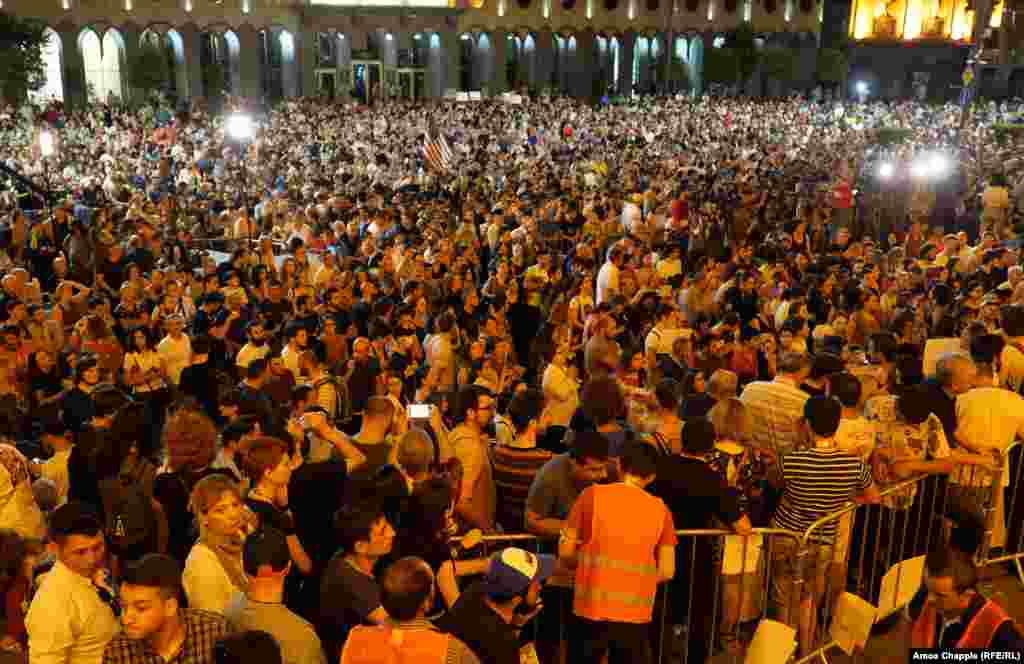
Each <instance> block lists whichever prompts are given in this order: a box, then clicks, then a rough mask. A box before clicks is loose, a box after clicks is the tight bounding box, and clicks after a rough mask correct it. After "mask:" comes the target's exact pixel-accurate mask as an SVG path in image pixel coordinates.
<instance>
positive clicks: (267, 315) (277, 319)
mask: <svg viewBox="0 0 1024 664" xmlns="http://www.w3.org/2000/svg"><path fill="white" fill-rule="evenodd" d="M260 313H261V314H263V320H264V321H265V322H266V324H267V326H269V327H277V326H279V325H280V324H281V323H283V322H284V319H285V318H286V317H288V316H291V313H292V305H291V303H290V302H289V301H288V300H285V299H282V300H281V301H280V302H273V301H271V300H267V301H266V302H263V303H262V304H260Z"/></svg>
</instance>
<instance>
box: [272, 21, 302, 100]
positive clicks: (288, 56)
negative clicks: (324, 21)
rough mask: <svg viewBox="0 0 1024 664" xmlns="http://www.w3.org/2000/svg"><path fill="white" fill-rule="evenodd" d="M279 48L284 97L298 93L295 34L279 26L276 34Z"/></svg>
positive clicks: (294, 95) (295, 95)
mask: <svg viewBox="0 0 1024 664" xmlns="http://www.w3.org/2000/svg"><path fill="white" fill-rule="evenodd" d="M276 38H277V41H278V42H279V44H280V48H281V88H282V92H283V93H284V96H285V97H297V96H298V95H299V71H298V67H297V65H296V59H295V51H296V44H295V35H293V34H292V32H291V30H288V29H286V28H281V29H280V31H279V32H278V33H277V35H276Z"/></svg>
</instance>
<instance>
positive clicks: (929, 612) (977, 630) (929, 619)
mask: <svg viewBox="0 0 1024 664" xmlns="http://www.w3.org/2000/svg"><path fill="white" fill-rule="evenodd" d="M938 613H939V612H938V611H937V610H936V609H935V605H934V604H933V603H932V602H930V601H926V602H925V603H924V607H922V609H921V615H919V616H918V617H917V620H915V621H914V625H913V627H912V628H911V631H910V647H911V648H934V647H936V644H935V625H936V622H937V621H938ZM1009 620H1010V616H1008V615H1007V614H1006V611H1004V610H1003V607H1001V606H999V605H998V604H996V603H995V602H993V601H992V600H988V601H986V602H985V604H984V605H983V606H982V607H981V608H980V609H979V610H978V612H977V613H976V614H974V617H973V618H971V622H969V623H968V624H967V627H966V628H965V629H964V633H963V634H962V635H961V636H960V640H958V641H957V642H956V645H954V646H953V648H955V649H961V648H988V647H989V646H991V645H992V639H993V637H995V635H996V632H997V631H998V630H999V628H1000V627H1002V625H1003V623H1005V622H1007V621H1009Z"/></svg>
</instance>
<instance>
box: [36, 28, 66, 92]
mask: <svg viewBox="0 0 1024 664" xmlns="http://www.w3.org/2000/svg"><path fill="white" fill-rule="evenodd" d="M43 36H44V37H45V38H46V43H45V44H44V45H43V71H44V72H45V76H46V78H45V80H44V82H43V87H41V88H40V89H39V90H37V91H35V92H32V93H30V94H31V96H32V98H33V99H41V100H48V99H56V100H58V101H63V100H64V45H63V43H61V39H60V35H59V34H57V31H56V30H54V29H53V28H50V27H47V28H46V29H45V30H43Z"/></svg>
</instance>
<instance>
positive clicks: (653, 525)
mask: <svg viewBox="0 0 1024 664" xmlns="http://www.w3.org/2000/svg"><path fill="white" fill-rule="evenodd" d="M621 464H622V481H621V482H616V483H614V484H606V485H594V486H591V487H588V488H587V489H586V490H584V492H583V493H582V494H580V497H579V498H578V499H577V500H576V503H575V504H574V505H573V507H572V510H571V511H570V512H569V519H568V521H567V523H566V526H565V529H564V530H563V531H562V533H561V537H560V539H559V543H558V555H559V558H560V559H561V560H563V561H564V562H565V564H566V565H567V566H568V567H570V568H573V567H575V570H576V586H575V590H574V593H573V607H572V608H573V614H574V615H575V620H574V623H573V625H572V627H571V628H570V632H569V634H570V637H569V661H570V662H599V661H601V659H602V657H603V656H604V655H605V654H606V653H607V654H608V655H609V662H631V663H635V664H650V662H651V661H652V659H653V656H652V652H651V643H650V638H649V637H650V622H651V616H652V614H653V611H654V598H655V595H656V594H657V590H658V584H659V583H662V582H664V581H668V580H670V579H671V578H672V577H673V576H675V567H676V557H675V548H676V529H675V524H674V523H673V521H672V513H671V512H670V511H669V509H668V507H666V506H665V503H664V502H662V500H661V499H660V498H657V497H655V496H653V495H651V494H649V493H647V491H646V487H647V485H649V484H650V483H651V482H653V481H654V478H655V476H656V474H657V468H658V452H657V450H655V449H654V447H653V446H651V445H647V444H644V443H642V442H639V441H635V440H634V441H630V442H629V443H627V445H626V446H625V449H624V450H623V454H622V458H621Z"/></svg>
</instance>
